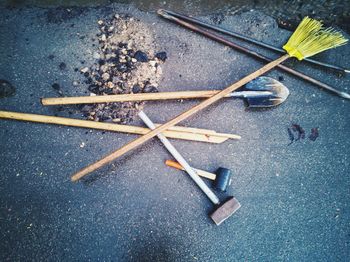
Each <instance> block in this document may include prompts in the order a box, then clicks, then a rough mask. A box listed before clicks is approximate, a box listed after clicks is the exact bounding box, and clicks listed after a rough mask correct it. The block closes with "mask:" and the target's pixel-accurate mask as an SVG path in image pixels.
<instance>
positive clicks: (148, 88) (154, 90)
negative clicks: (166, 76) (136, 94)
mask: <svg viewBox="0 0 350 262" xmlns="http://www.w3.org/2000/svg"><path fill="white" fill-rule="evenodd" d="M143 92H145V93H157V92H158V89H157V88H156V87H155V86H151V85H148V86H146V87H145V88H144V89H143Z"/></svg>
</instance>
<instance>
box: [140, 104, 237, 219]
mask: <svg viewBox="0 0 350 262" xmlns="http://www.w3.org/2000/svg"><path fill="white" fill-rule="evenodd" d="M139 117H140V118H141V119H142V121H143V122H144V123H145V124H146V125H147V126H148V127H149V128H150V129H155V128H156V126H155V125H154V124H153V122H152V121H151V119H149V118H148V116H147V115H146V114H145V113H144V112H143V111H140V113H139ZM157 136H158V138H159V139H160V141H161V142H162V143H163V145H164V146H165V147H166V149H168V151H169V152H170V153H171V154H172V156H173V157H174V158H175V159H176V160H177V161H178V162H179V163H180V164H181V166H183V167H184V169H185V170H186V172H187V173H188V174H189V175H190V177H191V178H192V179H193V181H194V182H195V183H196V184H197V185H198V186H199V188H200V189H202V191H203V192H204V193H205V194H206V195H207V197H208V198H209V199H210V200H211V202H213V204H214V205H216V206H217V209H216V210H215V211H214V212H213V214H211V215H210V217H211V219H212V220H213V221H214V222H215V224H216V225H220V224H221V223H222V222H224V221H225V220H226V219H227V218H229V217H230V216H232V215H233V214H234V213H235V212H236V211H237V210H238V209H239V208H240V207H241V205H240V203H239V202H238V201H237V199H236V198H234V197H230V198H229V199H228V200H226V201H225V202H224V203H223V204H222V205H221V203H220V200H219V198H218V197H217V196H216V195H215V194H214V192H213V191H211V190H210V188H209V187H208V186H207V184H205V183H204V182H203V180H202V179H201V178H200V177H199V176H198V174H197V173H196V171H195V170H194V169H193V168H192V167H191V166H190V165H189V164H188V163H187V161H186V160H185V159H184V158H183V157H182V156H181V155H180V153H179V152H178V151H177V150H176V148H175V147H174V146H173V145H172V144H171V143H170V142H169V140H168V139H167V138H166V137H165V136H164V135H162V134H158V135H157Z"/></svg>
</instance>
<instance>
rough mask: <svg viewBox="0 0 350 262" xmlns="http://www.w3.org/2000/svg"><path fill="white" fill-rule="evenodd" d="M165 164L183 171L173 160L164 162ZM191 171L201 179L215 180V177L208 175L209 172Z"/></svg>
mask: <svg viewBox="0 0 350 262" xmlns="http://www.w3.org/2000/svg"><path fill="white" fill-rule="evenodd" d="M165 164H166V165H167V166H170V167H174V168H176V169H179V170H185V169H184V168H183V167H182V166H181V165H180V164H179V163H178V162H176V161H173V160H166V161H165ZM193 169H194V171H196V172H197V174H198V175H199V176H201V177H206V178H208V179H211V180H215V178H216V175H215V174H213V173H210V172H207V171H204V170H200V169H196V168H193Z"/></svg>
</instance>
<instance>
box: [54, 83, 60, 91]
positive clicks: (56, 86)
mask: <svg viewBox="0 0 350 262" xmlns="http://www.w3.org/2000/svg"><path fill="white" fill-rule="evenodd" d="M52 88H53V89H55V90H60V89H61V87H60V85H59V84H57V83H54V84H52Z"/></svg>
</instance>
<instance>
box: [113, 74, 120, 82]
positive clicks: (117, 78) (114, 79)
mask: <svg viewBox="0 0 350 262" xmlns="http://www.w3.org/2000/svg"><path fill="white" fill-rule="evenodd" d="M119 80H120V79H119V77H116V76H113V78H112V82H113V83H114V84H116V83H118V82H119Z"/></svg>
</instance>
